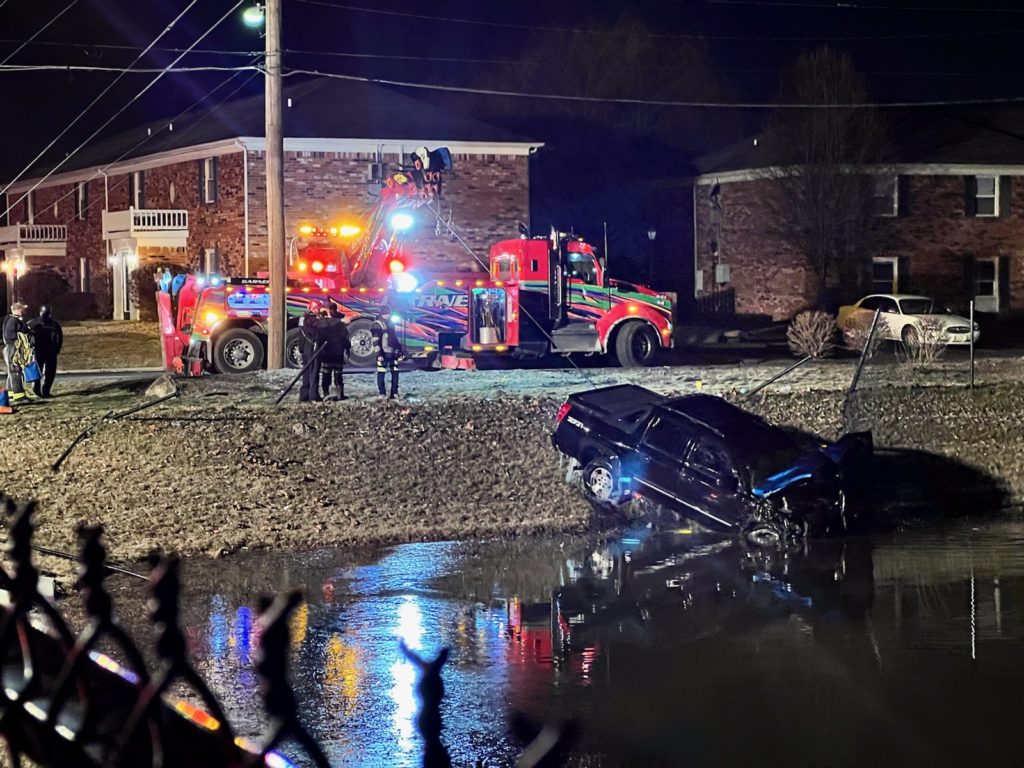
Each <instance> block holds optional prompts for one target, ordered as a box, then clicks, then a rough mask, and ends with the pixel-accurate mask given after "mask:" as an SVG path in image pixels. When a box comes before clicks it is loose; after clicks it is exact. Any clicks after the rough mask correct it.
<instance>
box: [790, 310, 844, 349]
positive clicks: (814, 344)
mask: <svg viewBox="0 0 1024 768" xmlns="http://www.w3.org/2000/svg"><path fill="white" fill-rule="evenodd" d="M835 333H836V319H835V318H834V317H833V316H832V315H830V314H828V313H827V312H817V311H811V312H801V313H800V314H799V315H797V316H796V317H794V318H793V320H792V321H791V322H790V324H789V328H788V329H787V330H786V341H788V342H789V348H790V350H791V351H792V352H793V354H794V355H798V356H800V357H813V358H820V357H828V356H829V355H830V354H832V350H833V349H835Z"/></svg>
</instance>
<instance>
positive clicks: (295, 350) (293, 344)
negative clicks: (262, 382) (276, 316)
mask: <svg viewBox="0 0 1024 768" xmlns="http://www.w3.org/2000/svg"><path fill="white" fill-rule="evenodd" d="M304 363H305V361H304V360H303V359H302V329H300V328H291V329H289V330H288V333H286V334H285V337H284V364H285V365H287V366H288V367H289V368H295V369H298V368H301V367H302V366H303V364H304Z"/></svg>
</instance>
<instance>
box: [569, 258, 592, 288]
mask: <svg viewBox="0 0 1024 768" xmlns="http://www.w3.org/2000/svg"><path fill="white" fill-rule="evenodd" d="M569 277H570V279H573V280H582V281H583V282H584V283H586V284H587V285H597V263H596V262H595V261H594V257H593V256H590V255H588V254H585V253H570V254H569Z"/></svg>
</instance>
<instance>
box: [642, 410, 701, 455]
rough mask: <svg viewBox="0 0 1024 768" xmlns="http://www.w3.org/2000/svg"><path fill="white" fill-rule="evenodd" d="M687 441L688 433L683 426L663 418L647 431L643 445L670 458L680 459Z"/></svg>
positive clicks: (657, 420)
mask: <svg viewBox="0 0 1024 768" xmlns="http://www.w3.org/2000/svg"><path fill="white" fill-rule="evenodd" d="M689 439H690V432H689V430H688V429H687V428H686V427H685V426H684V425H683V424H681V423H679V422H678V421H676V420H674V419H667V418H665V417H664V416H663V417H661V418H658V419H656V420H655V421H654V423H653V424H651V426H650V427H649V428H648V429H647V434H646V435H644V444H645V445H647V446H649V447H651V448H653V449H655V450H657V451H660V452H662V453H667V454H669V455H670V456H675V457H678V458H682V456H683V451H685V450H686V443H687V441H688V440H689Z"/></svg>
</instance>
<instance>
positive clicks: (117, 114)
mask: <svg viewBox="0 0 1024 768" xmlns="http://www.w3.org/2000/svg"><path fill="white" fill-rule="evenodd" d="M192 2H193V3H195V0H192ZM244 2H246V0H238V2H237V3H235V4H234V5H233V6H231V8H230V9H229V10H228V11H227V13H225V14H224V15H223V16H221V17H220V18H219V19H217V21H215V22H214V23H213V25H212V26H210V27H209V28H208V29H207V30H206V31H205V32H203V34H201V35H200V36H199V37H198V38H197V39H196V41H195V42H194V43H193V46H196V45H199V43H201V42H202V41H203V40H205V39H206V37H207V36H208V35H209V34H210V33H211V32H213V30H215V29H216V28H217V27H218V26H220V24H221V23H222V22H223V21H224V20H225V19H226V18H227V17H228V16H230V15H231V14H232V13H234V12H235V11H236V10H237V9H238V8H239V7H240V6H241V5H242V3H244ZM191 7H192V5H191V4H190V5H189V8H191ZM185 10H186V11H187V10H188V8H186V9H185ZM184 12H185V11H182V13H184ZM165 31H166V30H165ZM162 34H163V33H161V35H162ZM186 53H188V51H185V52H184V53H181V54H179V55H178V56H177V58H175V59H174V61H172V62H171V63H170V64H168V65H167V67H165V70H169V69H171V68H173V67H174V66H175V65H176V64H177V63H178V62H179V61H181V60H182V59H183V58H184V57H185V54H186ZM163 75H164V73H161V74H159V75H157V76H156V77H154V78H153V79H152V80H151V81H150V82H149V84H148V85H146V86H145V87H144V88H143V89H142V90H141V91H139V92H138V93H137V94H135V96H133V97H132V98H131V99H129V101H128V102H127V103H126V104H125V105H124V106H123V107H121V108H120V109H119V110H118V111H117V112H115V113H114V114H113V115H111V117H110V118H109V119H108V120H107V121H106V122H105V123H103V125H101V126H100V127H99V128H97V129H96V130H95V131H93V132H92V133H91V134H90V135H89V136H88V138H86V139H85V140H84V141H83V142H82V143H81V144H79V145H78V146H77V147H75V149H74V150H72V151H71V152H69V153H68V154H67V156H66V157H65V158H64V159H63V160H61V161H60V162H58V163H57V164H56V165H55V166H54V167H53V168H51V169H50V170H49V171H48V172H47V174H46V175H45V176H43V177H42V178H41V179H39V180H38V181H37V182H36V183H35V184H33V185H32V187H31V188H29V189H28V190H27V191H26V192H25V194H23V195H22V196H21V197H20V198H18V200H17V201H15V202H14V203H13V204H11V205H8V206H7V210H6V211H5V212H4V216H7V215H9V214H10V212H11V210H12V209H13V208H14V206H15V205H18V204H19V203H21V201H22V200H24V199H25V198H26V197H28V196H29V195H30V194H31V193H32V192H33V191H34V190H35V189H36V188H37V187H38V186H39V185H40V184H42V183H43V182H44V181H46V180H47V179H48V178H50V176H52V175H53V174H54V173H55V172H56V171H57V169H58V168H60V167H61V166H62V165H64V163H66V162H67V161H68V160H70V159H71V158H72V157H74V156H75V155H76V154H77V153H78V152H79V151H80V150H81V149H82V148H83V147H84V146H85V145H86V144H88V143H89V142H90V141H92V140H93V139H94V138H96V136H97V135H98V134H99V133H100V132H101V131H102V130H103V129H105V128H106V127H107V126H108V125H110V124H111V123H112V122H114V120H116V119H117V118H118V117H120V116H121V114H122V113H124V111H125V110H126V109H128V107H130V106H131V105H132V104H134V103H135V102H136V101H138V100H139V99H140V98H142V96H143V95H144V94H145V93H146V92H147V91H149V89H150V88H152V87H153V86H154V85H156V84H157V83H158V82H160V78H162V77H163ZM33 162H35V161H33ZM22 173H24V171H22ZM19 176H20V174H19ZM12 183H13V182H12ZM9 187H10V184H8V185H7V187H5V188H4V191H6V190H7V189H8V188H9Z"/></svg>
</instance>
